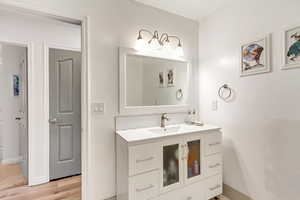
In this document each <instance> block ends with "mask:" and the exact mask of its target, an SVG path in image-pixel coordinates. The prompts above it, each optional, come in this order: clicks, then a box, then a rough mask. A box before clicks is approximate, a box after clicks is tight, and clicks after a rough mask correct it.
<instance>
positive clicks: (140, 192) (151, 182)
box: [129, 170, 159, 200]
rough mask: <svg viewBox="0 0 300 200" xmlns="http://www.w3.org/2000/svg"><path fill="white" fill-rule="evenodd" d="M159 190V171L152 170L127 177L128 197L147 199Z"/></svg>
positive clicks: (133, 199) (155, 194)
mask: <svg viewBox="0 0 300 200" xmlns="http://www.w3.org/2000/svg"><path fill="white" fill-rule="evenodd" d="M158 191H159V172H158V170H157V171H153V172H149V173H146V174H141V175H138V176H133V177H130V178H129V199H130V200H148V199H152V198H154V197H156V196H157V195H158Z"/></svg>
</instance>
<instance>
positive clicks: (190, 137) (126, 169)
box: [117, 127, 222, 200]
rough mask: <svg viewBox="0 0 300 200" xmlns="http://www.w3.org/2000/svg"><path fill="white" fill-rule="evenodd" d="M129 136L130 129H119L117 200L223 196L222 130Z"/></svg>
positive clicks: (185, 199)
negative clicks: (157, 135)
mask: <svg viewBox="0 0 300 200" xmlns="http://www.w3.org/2000/svg"><path fill="white" fill-rule="evenodd" d="M134 131H135V133H132V135H134V134H136V133H138V130H137V129H136V130H134ZM125 134H128V135H125ZM141 134H145V132H144V130H141ZM129 137H130V131H129V130H126V131H125V132H122V131H118V134H117V200H150V199H157V200H208V199H210V198H213V197H215V196H218V195H220V194H221V193H222V154H221V143H222V135H221V132H220V131H219V129H218V128H214V129H213V128H207V129H205V127H202V129H200V130H199V131H196V132H188V131H187V132H184V133H182V134H181V133H180V132H178V133H176V134H170V135H164V136H162V137H156V136H153V135H151V134H150V136H149V139H147V138H144V139H141V138H139V139H137V138H135V139H133V140H131V139H130V138H129Z"/></svg>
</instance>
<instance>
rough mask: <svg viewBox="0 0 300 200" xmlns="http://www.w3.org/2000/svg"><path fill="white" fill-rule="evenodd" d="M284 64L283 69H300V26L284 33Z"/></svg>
mask: <svg viewBox="0 0 300 200" xmlns="http://www.w3.org/2000/svg"><path fill="white" fill-rule="evenodd" d="M283 35H284V55H283V56H284V59H283V60H284V64H283V66H282V69H292V68H299V67H300V26H298V27H297V26H294V27H292V28H289V29H287V30H285V31H284V34H283Z"/></svg>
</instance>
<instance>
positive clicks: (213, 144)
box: [209, 142, 221, 146]
mask: <svg viewBox="0 0 300 200" xmlns="http://www.w3.org/2000/svg"><path fill="white" fill-rule="evenodd" d="M220 144H221V143H220V142H215V143H210V144H209V146H217V145H220Z"/></svg>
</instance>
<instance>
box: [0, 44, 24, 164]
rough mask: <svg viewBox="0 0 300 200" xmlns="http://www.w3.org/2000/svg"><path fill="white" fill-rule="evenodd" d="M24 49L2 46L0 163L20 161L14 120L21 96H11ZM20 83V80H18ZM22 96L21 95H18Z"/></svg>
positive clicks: (19, 107)
mask: <svg viewBox="0 0 300 200" xmlns="http://www.w3.org/2000/svg"><path fill="white" fill-rule="evenodd" d="M24 54H26V48H24V47H18V46H13V45H7V44H2V55H1V57H2V60H3V64H2V66H1V71H0V110H1V112H0V119H1V120H2V129H1V132H0V134H1V139H0V143H1V144H0V146H2V148H3V151H2V153H3V154H2V155H3V157H2V161H0V162H2V163H15V162H18V161H20V149H19V147H20V142H22V141H20V131H19V125H18V122H17V121H15V118H16V117H17V116H19V115H18V113H19V111H20V109H21V105H22V96H17V97H16V96H14V94H13V75H19V76H21V74H20V73H21V71H20V70H21V68H20V65H21V59H22V58H23V56H24ZM20 81H21V80H20ZM20 95H22V94H20Z"/></svg>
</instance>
